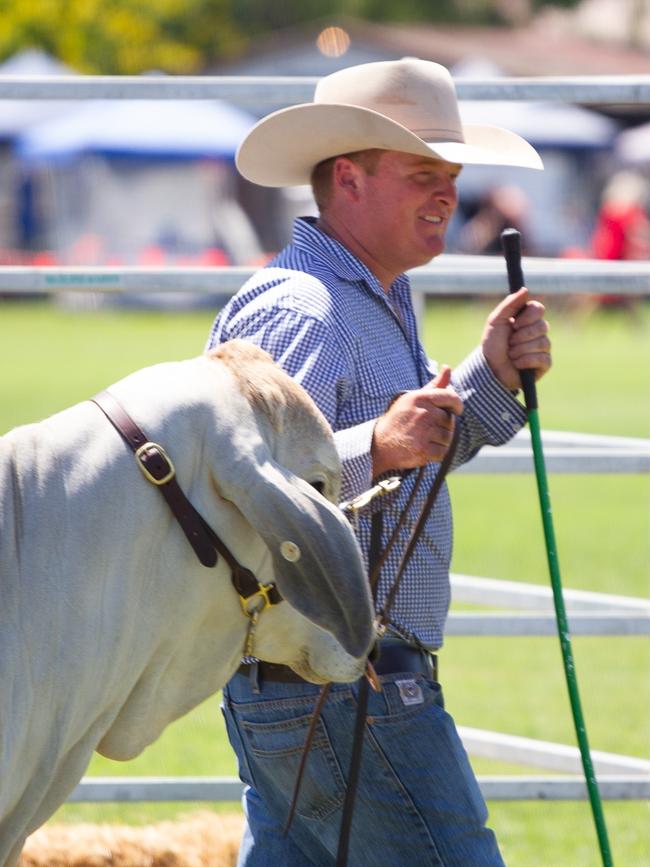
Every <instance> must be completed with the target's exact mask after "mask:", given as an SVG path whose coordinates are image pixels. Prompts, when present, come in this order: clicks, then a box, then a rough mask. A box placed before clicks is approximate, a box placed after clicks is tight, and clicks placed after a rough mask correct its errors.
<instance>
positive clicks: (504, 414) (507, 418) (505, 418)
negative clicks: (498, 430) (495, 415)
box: [501, 409, 512, 421]
mask: <svg viewBox="0 0 650 867" xmlns="http://www.w3.org/2000/svg"><path fill="white" fill-rule="evenodd" d="M511 418H512V413H510V412H508V410H507V409H506V410H505V411H504V412H502V413H501V420H502V421H510V419H511Z"/></svg>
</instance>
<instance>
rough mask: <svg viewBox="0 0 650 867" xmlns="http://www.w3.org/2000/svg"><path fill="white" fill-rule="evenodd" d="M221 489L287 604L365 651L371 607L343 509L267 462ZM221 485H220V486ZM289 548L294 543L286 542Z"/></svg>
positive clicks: (357, 652) (349, 646) (351, 649)
mask: <svg viewBox="0 0 650 867" xmlns="http://www.w3.org/2000/svg"><path fill="white" fill-rule="evenodd" d="M247 470H248V472H247V473H246V474H245V475H246V479H243V478H242V479H241V480H240V482H239V483H237V484H233V482H232V477H231V483H230V484H228V483H226V484H225V485H224V484H220V488H221V489H222V491H223V494H224V496H225V497H226V498H227V499H229V500H230V501H231V502H233V503H234V505H235V506H237V508H238V509H239V511H240V512H241V513H242V514H243V515H244V517H245V518H246V520H247V521H248V523H249V524H250V525H251V526H252V527H253V528H254V529H255V530H256V531H257V533H259V535H260V536H261V537H262V539H263V540H264V542H265V544H266V546H267V547H268V549H269V551H270V552H271V556H272V559H273V567H274V572H275V576H276V581H277V584H278V587H279V589H280V592H281V593H282V595H283V596H284V597H285V599H286V600H287V602H288V603H289V604H290V605H291V606H292V607H294V608H296V609H297V610H298V611H299V612H300V613H301V614H303V615H304V616H305V617H307V618H308V619H309V620H311V621H313V622H314V623H316V624H317V625H318V626H321V627H322V628H323V629H327V630H328V631H329V632H331V633H332V634H333V635H334V636H335V637H336V638H337V639H338V641H339V643H340V644H341V645H342V646H343V648H344V649H345V650H346V651H347V652H348V653H349V654H350V655H352V656H354V657H361V656H363V655H364V654H365V653H366V651H367V650H368V648H369V646H370V644H371V640H372V635H373V628H372V621H373V608H372V602H371V597H370V590H369V587H368V579H367V575H366V571H365V567H364V564H363V560H362V557H361V552H360V550H359V546H358V544H357V541H356V539H355V537H354V533H353V532H352V529H351V527H350V525H349V524H348V522H347V520H346V519H345V518H344V517H343V515H342V514H341V512H340V510H339V509H338V508H337V507H336V506H334V505H332V503H330V502H329V501H328V500H326V499H325V498H324V497H322V496H321V495H320V494H319V493H318V492H317V491H316V490H314V489H313V488H312V487H311V486H310V485H308V484H307V483H306V482H305V481H303V480H302V479H300V478H299V477H297V476H294V475H293V474H292V473H289V472H288V471H287V470H285V469H284V468H282V467H280V466H279V465H278V464H276V463H275V462H274V461H272V460H271V459H270V458H269V459H267V460H266V461H263V462H255V463H254V464H253V465H249V466H248V467H247ZM220 481H221V482H223V480H220ZM287 543H291V544H287Z"/></svg>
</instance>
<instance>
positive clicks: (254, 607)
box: [239, 583, 275, 620]
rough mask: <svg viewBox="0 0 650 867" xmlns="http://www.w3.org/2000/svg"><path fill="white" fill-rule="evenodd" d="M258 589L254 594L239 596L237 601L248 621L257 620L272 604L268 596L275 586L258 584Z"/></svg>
mask: <svg viewBox="0 0 650 867" xmlns="http://www.w3.org/2000/svg"><path fill="white" fill-rule="evenodd" d="M257 586H258V589H257V590H256V591H255V593H251V595H250V596H240V597H239V601H240V603H241V607H242V611H243V612H244V615H245V616H246V617H248V618H249V619H250V620H253V619H257V617H258V616H259V615H260V614H261V613H262V611H264V610H265V609H266V608H270V607H271V605H273V603H272V602H271V599H270V598H269V594H270V593H271V591H272V590H273V588H274V587H275V584H273V583H270V584H258V585H257Z"/></svg>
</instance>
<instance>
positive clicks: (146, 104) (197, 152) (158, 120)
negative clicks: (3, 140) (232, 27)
mask: <svg viewBox="0 0 650 867" xmlns="http://www.w3.org/2000/svg"><path fill="white" fill-rule="evenodd" d="M254 123H255V118H254V117H253V116H252V115H249V114H247V113H246V112H244V111H242V110H241V109H238V108H236V107H234V106H231V105H228V104H227V103H224V102H189V101H180V100H93V101H92V102H89V103H86V104H85V105H82V106H81V107H79V108H76V109H75V110H73V111H67V112H65V113H64V114H62V115H60V116H59V117H57V118H54V119H52V118H50V119H48V120H45V121H43V122H41V123H37V124H34V125H33V126H30V127H29V128H28V129H26V130H24V131H23V132H22V133H21V134H20V135H19V136H18V137H17V138H16V142H15V152H16V154H17V156H18V157H20V158H21V159H22V160H24V161H29V162H34V161H47V162H49V163H52V162H54V161H65V160H68V161H69V160H73V159H75V158H77V157H79V156H81V155H83V154H101V155H102V156H112V157H119V156H124V157H144V158H148V159H152V158H156V157H158V158H165V159H197V158H202V157H216V158H222V159H232V158H233V157H234V155H235V151H236V149H237V146H238V145H239V142H240V141H241V140H242V138H243V137H244V135H245V134H246V133H247V132H248V130H249V129H250V127H251V126H252V125H253V124H254Z"/></svg>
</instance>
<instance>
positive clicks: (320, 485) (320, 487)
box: [309, 479, 325, 497]
mask: <svg viewBox="0 0 650 867" xmlns="http://www.w3.org/2000/svg"><path fill="white" fill-rule="evenodd" d="M309 484H310V485H311V486H312V488H314V490H316V491H318V493H319V494H320V495H321V497H324V496H325V482H324V481H322V479H317V480H316V481H313V482H310V483H309Z"/></svg>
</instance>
